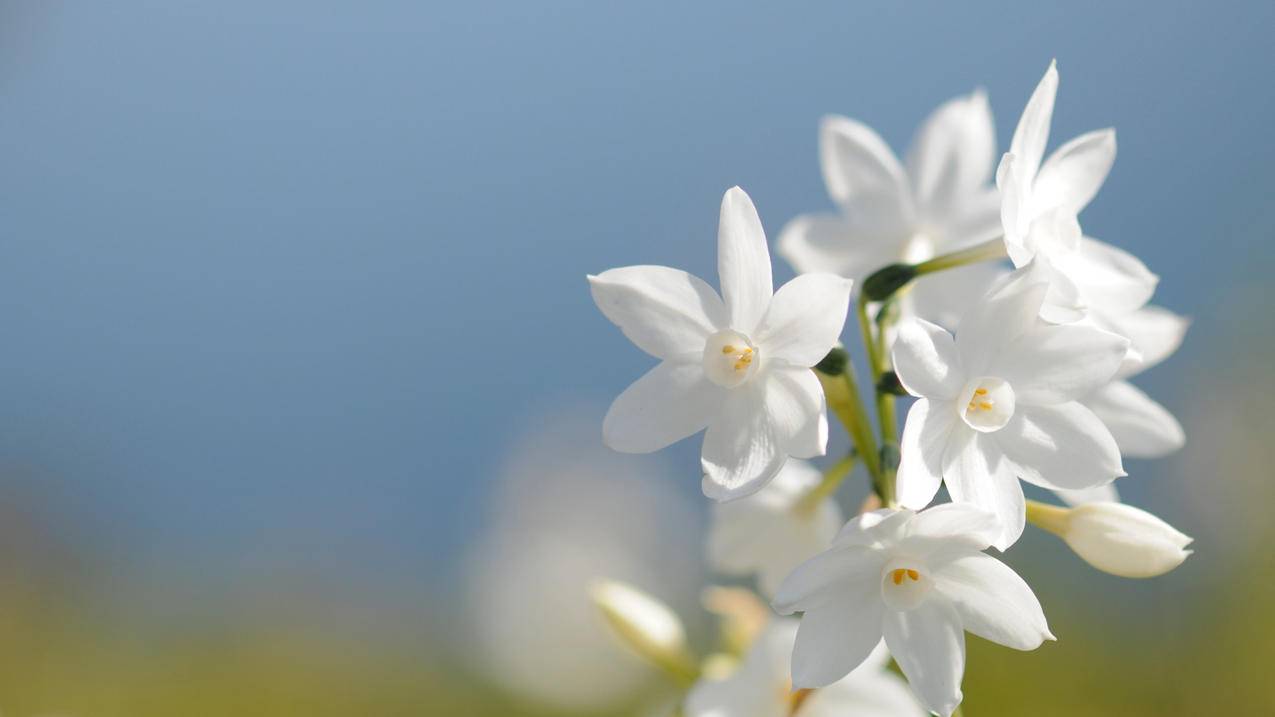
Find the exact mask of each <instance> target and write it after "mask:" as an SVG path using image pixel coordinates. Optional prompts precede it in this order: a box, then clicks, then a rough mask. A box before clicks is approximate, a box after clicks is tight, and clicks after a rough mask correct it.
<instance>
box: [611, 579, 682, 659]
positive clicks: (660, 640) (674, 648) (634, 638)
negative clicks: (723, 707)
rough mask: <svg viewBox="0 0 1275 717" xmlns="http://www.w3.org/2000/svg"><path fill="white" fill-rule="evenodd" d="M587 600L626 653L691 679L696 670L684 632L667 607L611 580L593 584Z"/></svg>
mask: <svg viewBox="0 0 1275 717" xmlns="http://www.w3.org/2000/svg"><path fill="white" fill-rule="evenodd" d="M589 596H590V597H591V598H592V599H593V603H594V604H595V605H597V606H598V609H599V610H601V611H602V616H603V617H605V618H606V621H607V624H609V625H610V626H611V628H612V629H613V630H615V633H616V635H617V636H619V638H620V640H621V641H622V642H624V644H625V645H627V646H628V647H629V648H630V649H632V650H633V651H634V652H636V653H637V654H638V655H640V656H641V657H643V658H645V659H647V660H648V661H650V662H652V663H653V664H655V665H657V666H659V667H660V668H662V669H664V670H665V671H667V672H669V673H670V674H672V675H674V676H677V677H682V678H690V679H693V678H694V673H696V672H697V671H698V670H697V668H696V667H695V661H694V659H693V658H692V657H691V656H690V652H689V649H688V648H687V646H686V631H685V630H684V629H683V627H682V621H681V620H679V619H678V617H677V615H676V614H674V612H673V611H672V610H670V609H669V607H668V606H667V605H665V604H664V603H662V602H660V601H659V600H656V599H655V598H653V597H651V596H650V595H647V594H646V593H644V592H642V591H641V590H638V589H637V588H634V587H632V586H631V585H627V584H625V583H621V582H617V581H615V580H598V581H596V582H594V583H593V584H592V585H591V586H590V587H589Z"/></svg>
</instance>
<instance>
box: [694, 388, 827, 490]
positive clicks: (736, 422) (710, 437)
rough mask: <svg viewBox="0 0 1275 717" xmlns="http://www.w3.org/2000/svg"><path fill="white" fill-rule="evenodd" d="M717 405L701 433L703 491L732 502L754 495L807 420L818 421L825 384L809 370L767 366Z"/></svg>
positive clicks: (804, 428)
mask: <svg viewBox="0 0 1275 717" xmlns="http://www.w3.org/2000/svg"><path fill="white" fill-rule="evenodd" d="M721 405H722V408H721V410H720V411H718V412H717V413H716V414H715V415H714V416H713V418H712V419H711V422H710V424H709V426H708V431H707V432H706V433H705V434H704V450H703V454H702V457H701V461H700V462H701V464H702V467H703V469H704V480H703V489H704V495H706V496H708V497H709V498H712V499H714V500H731V499H734V498H740V497H743V496H745V495H749V494H751V493H755V492H756V491H757V490H759V489H760V488H762V486H764V485H766V483H768V482H770V479H771V478H773V477H774V476H775V474H776V473H778V472H779V469H780V468H782V467H783V464H784V462H785V461H786V460H787V459H788V456H789V455H790V454H789V451H790V450H792V448H793V445H794V443H796V442H798V441H797V439H798V437H800V436H803V435H804V432H805V431H807V430H809V429H808V428H807V426H808V424H809V423H811V422H815V421H818V420H819V419H820V416H821V415H822V413H823V388H822V387H821V386H820V385H819V379H818V378H816V377H815V376H814V374H813V373H812V372H811V371H810V370H809V369H804V368H803V369H793V368H782V367H775V368H769V367H768V368H766V370H765V371H764V372H760V373H759V375H757V376H754V377H753V379H752V380H751V381H750V382H749V383H748V384H745V385H744V386H741V387H740V388H736V389H731V390H728V391H727V392H726V398H725V400H724V401H723V402H722V404H721ZM823 439H824V440H825V441H826V440H827V431H826V430H824V431H823ZM804 442H807V443H808V442H809V440H807V441H804ZM808 447H809V446H799V448H808ZM825 447H826V446H824V447H820V448H821V452H822V450H823V448H825Z"/></svg>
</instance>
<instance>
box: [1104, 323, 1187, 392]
mask: <svg viewBox="0 0 1275 717" xmlns="http://www.w3.org/2000/svg"><path fill="white" fill-rule="evenodd" d="M1095 314H1096V315H1095V316H1094V318H1095V321H1096V323H1097V324H1098V325H1099V326H1102V327H1103V328H1105V329H1107V330H1108V331H1112V332H1114V333H1117V334H1120V335H1121V336H1124V337H1125V338H1127V339H1129V340H1130V341H1132V342H1133V346H1132V349H1133V350H1134V351H1136V352H1137V353H1138V356H1139V358H1140V360H1139V361H1137V362H1135V363H1133V364H1128V363H1126V365H1125V366H1123V367H1121V369H1120V372H1119V373H1118V374H1117V376H1118V377H1120V378H1128V377H1129V376H1132V375H1134V374H1137V373H1141V372H1142V371H1145V370H1147V369H1149V368H1151V367H1152V366H1155V365H1156V364H1158V363H1160V362H1161V361H1163V360H1165V359H1166V358H1168V357H1169V356H1171V355H1172V354H1173V352H1174V351H1177V350H1178V347H1179V346H1181V345H1182V339H1183V338H1184V337H1185V336H1186V331H1187V329H1188V328H1189V327H1190V326H1191V320H1190V319H1188V318H1186V317H1185V316H1179V315H1177V314H1175V313H1173V312H1172V311H1169V310H1168V309H1165V308H1163V307H1160V306H1144V307H1142V308H1141V309H1138V310H1137V311H1132V312H1129V313H1121V314H1097V312H1095Z"/></svg>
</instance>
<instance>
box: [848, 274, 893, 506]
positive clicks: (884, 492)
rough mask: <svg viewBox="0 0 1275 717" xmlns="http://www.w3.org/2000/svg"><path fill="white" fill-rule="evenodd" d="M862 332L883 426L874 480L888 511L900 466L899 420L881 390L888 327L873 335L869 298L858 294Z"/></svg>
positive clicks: (879, 416)
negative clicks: (877, 469)
mask: <svg viewBox="0 0 1275 717" xmlns="http://www.w3.org/2000/svg"><path fill="white" fill-rule="evenodd" d="M857 308H858V315H859V332H860V335H861V336H862V337H863V345H864V346H865V347H866V348H867V352H868V369H869V370H870V372H871V375H872V387H873V393H874V394H875V396H876V408H877V422H878V423H879V424H880V426H881V455H880V457H879V461H878V463H879V465H880V470H879V472H878V473H877V474H875V475H874V477H875V478H876V479H877V483H878V487H877V495H879V496H880V497H881V502H882V503H884V504H885V506H886V507H888V508H893V507H895V504H896V501H895V496H894V493H895V491H894V478H895V469H896V468H897V467H898V459H897V456H898V445H899V439H898V426H899V423H898V417H897V416H896V415H895V411H894V396H893V395H891V394H889V393H886V392H885V391H882V390H881V388H880V383H881V375H882V374H884V373H885V372H886V370H887V368H888V365H887V364H888V362H887V360H886V356H885V329H886V327H885V326H878V327H877V332H876V334H875V335H874V334H873V332H872V321H871V320H870V319H869V318H868V299H867V297H866V296H864V295H863V294H860V295H859V303H858V307H857Z"/></svg>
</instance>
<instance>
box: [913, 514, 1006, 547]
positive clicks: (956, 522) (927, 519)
mask: <svg viewBox="0 0 1275 717" xmlns="http://www.w3.org/2000/svg"><path fill="white" fill-rule="evenodd" d="M1000 533H1001V527H1000V522H999V521H998V520H997V518H996V516H995V515H993V514H992V513H989V512H987V511H986V510H983V509H982V508H979V507H977V506H975V505H972V504H970V503H944V504H942V505H936V506H934V507H933V508H929V509H927V510H923V511H921V512H920V513H917V514H916V517H915V518H913V519H912V520H911V521H910V522H909V523H908V525H907V528H906V530H905V534H904V537H903V539H902V540H901V541H900V542H899V545H900V546H906V547H903V550H904V551H907V550H911V549H912V548H919V549H922V550H921V551H920V552H921V553H922V554H929V553H930V552H931V549H932V548H935V547H940V548H943V549H945V550H947V549H961V550H967V551H969V550H974V551H978V550H983V549H985V548H986V547H987V546H989V545H991V544H992V542H993V541H994V540H996V538H997V537H999V536H1000Z"/></svg>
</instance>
